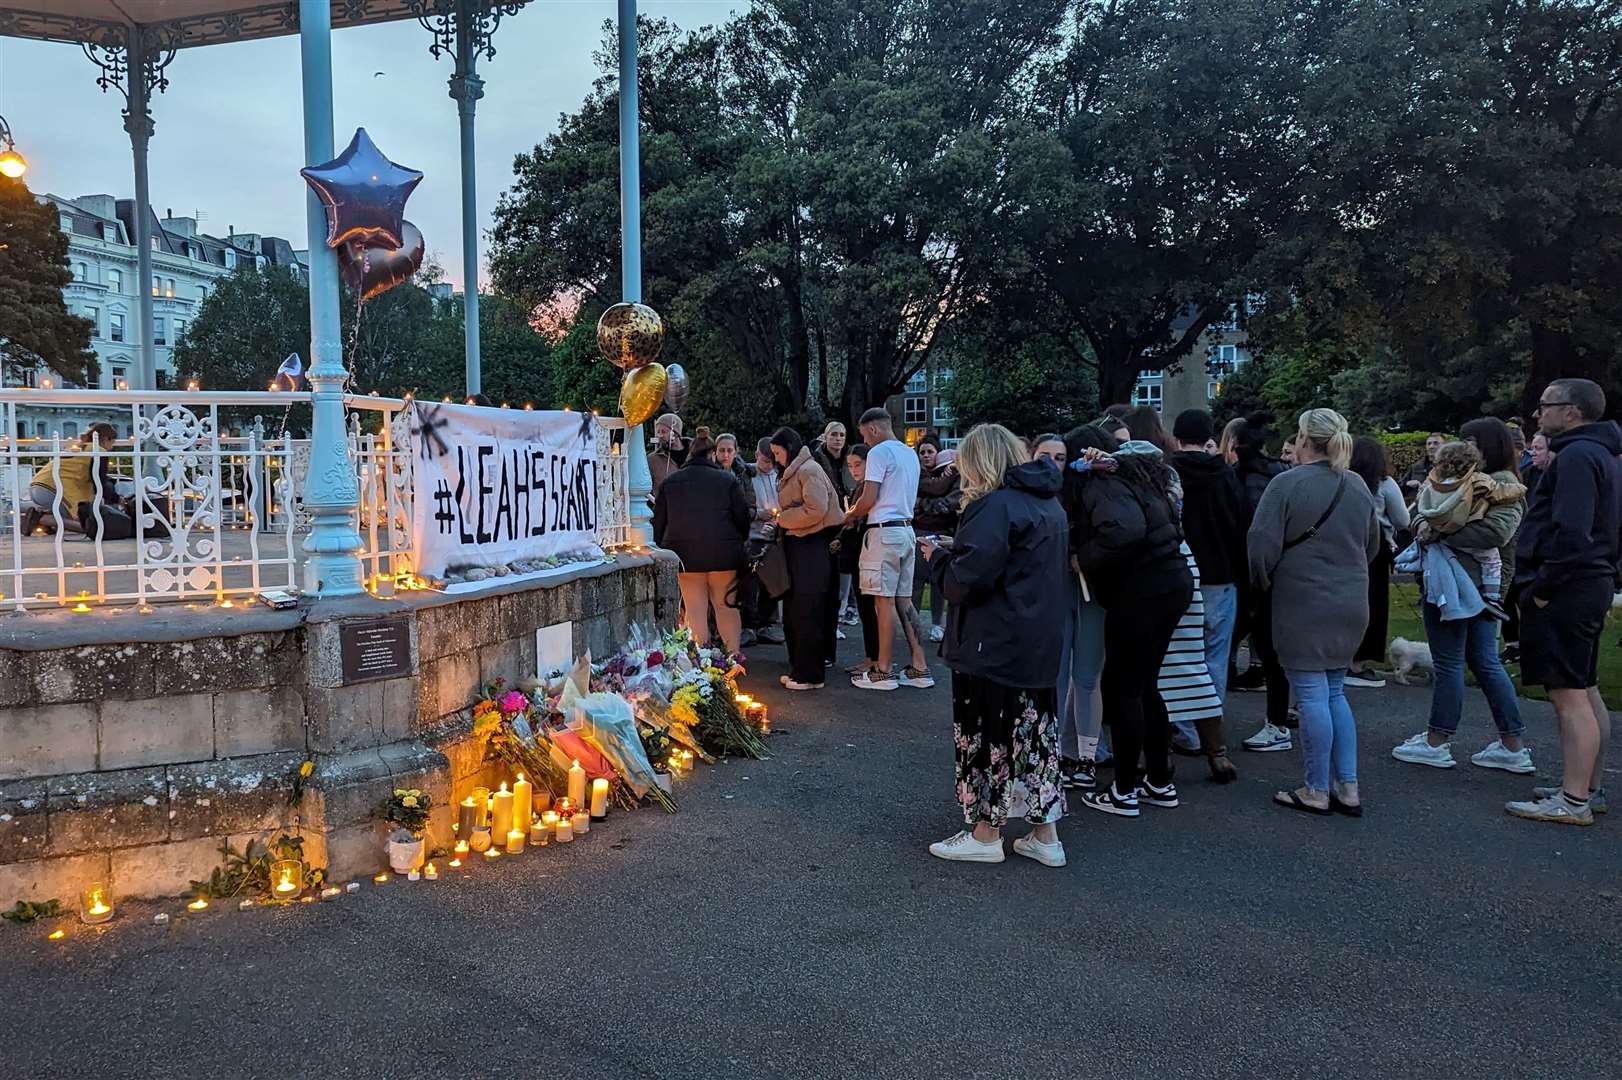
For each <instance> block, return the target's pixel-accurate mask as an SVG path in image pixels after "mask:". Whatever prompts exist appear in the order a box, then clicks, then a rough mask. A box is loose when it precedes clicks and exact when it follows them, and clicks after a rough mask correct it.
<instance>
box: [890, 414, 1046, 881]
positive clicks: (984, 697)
mask: <svg viewBox="0 0 1622 1080" xmlns="http://www.w3.org/2000/svg"><path fill="white" fill-rule="evenodd" d="M1029 457H1030V454H1029V453H1028V452H1027V451H1026V449H1025V445H1024V444H1023V443H1022V442H1020V440H1019V439H1017V438H1016V437H1015V436H1014V434H1013V433H1012V432H1010V431H1009V430H1008V429H1007V428H1005V427H1002V426H1001V425H998V424H981V425H979V426H978V427H976V428H974V429H973V430H972V431H970V432H969V434H968V437H967V438H965V439H964V440H963V444H962V446H961V447H959V449H958V458H957V462H958V467H959V470H960V471H961V473H962V495H963V511H962V516H961V518H960V519H959V522H958V529H957V534H956V536H955V538H953V539H952V540H951V541H950V542H944V541H943V542H940V543H936V542H934V541H931V540H930V539H928V538H921V539H920V540H919V541H918V544H919V548H920V551H921V553H922V556H923V558H924V561H925V563H926V567H927V572H928V574H929V577H930V581H931V583H932V584H933V586H934V587H935V588H938V589H941V590H942V591H943V592H944V593H945V595H946V599H947V601H948V603H949V607H948V609H947V629H946V638H945V642H944V644H943V645H942V654H943V656H944V657H945V659H946V663H947V666H948V667H950V668H951V669H952V729H953V730H952V734H953V743H954V745H955V746H956V748H957V800H958V804H959V806H960V808H961V810H962V813H963V820H964V824H965V828H964V830H963V831H962V832H959V833H957V834H956V835H955V836H952V837H950V838H948V839H946V840H942V841H940V842H938V843H934V844H931V845H930V846H929V852H930V854H931V855H934V856H936V857H937V858H942V859H951V860H961V861H966V862H990V863H998V862H1002V861H1003V846H1002V829H1003V826H1004V825H1005V824H1006V823H1007V821H1008V819H1009V818H1011V817H1023V818H1024V819H1025V820H1026V821H1028V822H1030V823H1031V824H1032V825H1033V826H1035V828H1034V829H1033V830H1032V831H1031V833H1030V834H1029V835H1027V836H1022V837H1019V838H1018V839H1017V840H1015V841H1014V852H1015V854H1018V855H1023V856H1025V857H1026V858H1028V859H1034V860H1036V861H1037V862H1040V863H1041V864H1043V865H1044V866H1063V865H1064V864H1065V854H1064V845H1063V844H1061V843H1060V842H1059V837H1058V832H1057V830H1056V829H1055V827H1054V826H1055V824H1056V823H1057V822H1058V820H1059V818H1060V817H1062V816H1063V815H1064V788H1063V786H1062V784H1061V782H1060V777H1059V724H1058V720H1057V717H1056V710H1055V700H1054V699H1055V692H1054V687H1055V686H1056V685H1057V683H1058V678H1059V650H1060V640H1059V636H1058V635H1057V634H1054V633H1052V632H1051V629H1052V627H1055V626H1058V625H1060V624H1061V623H1062V622H1063V620H1064V617H1065V603H1066V598H1067V596H1068V595H1069V593H1068V589H1067V588H1066V581H1065V574H1066V565H1065V564H1066V555H1067V551H1066V542H1067V541H1066V528H1065V514H1064V510H1063V509H1061V508H1060V506H1059V500H1058V496H1059V489H1060V476H1059V472H1058V470H1057V469H1055V468H1053V466H1052V465H1050V464H1048V463H1047V462H1045V461H1031V460H1029Z"/></svg>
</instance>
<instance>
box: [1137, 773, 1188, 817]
mask: <svg viewBox="0 0 1622 1080" xmlns="http://www.w3.org/2000/svg"><path fill="white" fill-rule="evenodd" d="M1135 794H1136V795H1137V797H1138V802H1140V803H1148V804H1149V805H1150V806H1158V807H1160V808H1161V809H1164V810H1171V809H1174V808H1175V807H1177V806H1178V805H1179V803H1178V802H1177V785H1176V784H1174V783H1172V782H1171V781H1169V780H1168V781H1166V786H1165V787H1155V786H1154V785H1153V784H1151V783H1149V781H1147V780H1145V781H1144V782H1143V783H1141V784H1139V785H1138V790H1137V792H1136V793H1135Z"/></svg>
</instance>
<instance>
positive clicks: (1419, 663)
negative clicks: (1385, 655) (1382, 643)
mask: <svg viewBox="0 0 1622 1080" xmlns="http://www.w3.org/2000/svg"><path fill="white" fill-rule="evenodd" d="M1391 666H1392V668H1394V669H1395V670H1394V671H1392V673H1391V677H1392V678H1393V679H1395V680H1397V681H1398V682H1399V683H1401V684H1402V685H1404V686H1414V685H1420V686H1423V685H1424V684H1426V683H1428V682H1429V681H1430V679H1431V677H1432V676H1434V675H1435V673H1436V668H1435V666H1434V665H1433V664H1432V663H1431V647H1430V645H1429V644H1428V643H1427V642H1423V641H1409V640H1408V639H1407V638H1401V637H1400V638H1396V639H1394V640H1393V641H1392V642H1391ZM1416 673H1417V674H1418V675H1419V676H1423V677H1422V678H1419V677H1415V676H1416Z"/></svg>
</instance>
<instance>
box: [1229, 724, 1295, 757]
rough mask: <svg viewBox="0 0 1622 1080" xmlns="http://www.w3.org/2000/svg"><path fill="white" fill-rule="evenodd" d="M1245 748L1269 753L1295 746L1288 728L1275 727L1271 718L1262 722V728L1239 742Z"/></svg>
mask: <svg viewBox="0 0 1622 1080" xmlns="http://www.w3.org/2000/svg"><path fill="white" fill-rule="evenodd" d="M1240 745H1242V746H1243V747H1244V748H1245V749H1246V750H1255V751H1257V752H1258V753H1263V754H1265V753H1269V752H1271V751H1275V750H1291V749H1294V747H1295V740H1294V738H1293V737H1292V736H1291V735H1290V729H1289V728H1281V727H1275V726H1274V724H1273V722H1272V721H1271V720H1268V721H1266V722H1264V723H1263V724H1262V729H1261V730H1260V731H1258V732H1256V734H1254V735H1252V736H1251V737H1250V738H1248V739H1246V740H1245V741H1244V742H1243V743H1241V744H1240Z"/></svg>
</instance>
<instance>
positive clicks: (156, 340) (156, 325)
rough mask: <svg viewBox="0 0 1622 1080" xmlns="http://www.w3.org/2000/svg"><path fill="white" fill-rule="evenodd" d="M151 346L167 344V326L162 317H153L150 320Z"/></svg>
mask: <svg viewBox="0 0 1622 1080" xmlns="http://www.w3.org/2000/svg"><path fill="white" fill-rule="evenodd" d="M152 344H154V345H167V344H169V325H168V323H167V322H165V320H164V318H163V316H162V315H158V316H155V317H154V318H153V320H152Z"/></svg>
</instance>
